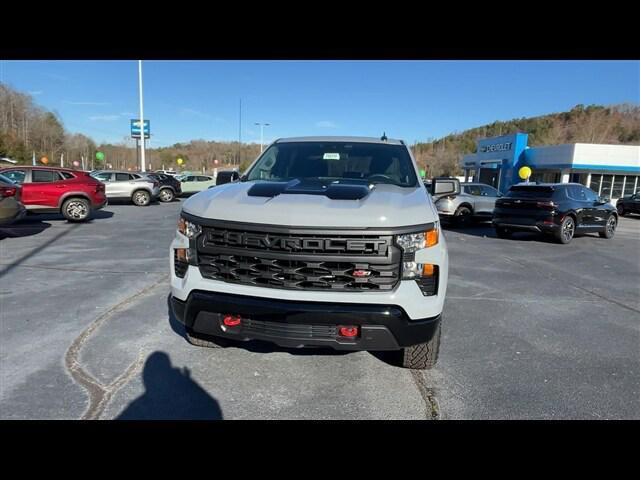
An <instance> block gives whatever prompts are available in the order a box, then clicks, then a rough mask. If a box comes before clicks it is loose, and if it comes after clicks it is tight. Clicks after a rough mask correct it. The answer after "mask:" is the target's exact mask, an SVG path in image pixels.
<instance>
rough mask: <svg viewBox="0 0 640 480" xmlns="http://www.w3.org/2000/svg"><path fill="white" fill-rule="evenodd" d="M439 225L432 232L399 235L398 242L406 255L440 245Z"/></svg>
mask: <svg viewBox="0 0 640 480" xmlns="http://www.w3.org/2000/svg"><path fill="white" fill-rule="evenodd" d="M438 238H439V231H438V223H437V222H436V224H435V225H434V227H433V228H432V229H431V230H427V231H426V232H419V233H406V234H404V235H398V238H397V242H398V245H399V246H400V248H402V250H403V252H404V253H415V252H416V251H417V250H420V249H422V248H429V247H433V246H434V245H437V244H438Z"/></svg>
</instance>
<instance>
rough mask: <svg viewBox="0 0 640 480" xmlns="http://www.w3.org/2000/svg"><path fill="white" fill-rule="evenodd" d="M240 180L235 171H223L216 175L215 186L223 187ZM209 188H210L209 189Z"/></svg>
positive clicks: (238, 174)
mask: <svg viewBox="0 0 640 480" xmlns="http://www.w3.org/2000/svg"><path fill="white" fill-rule="evenodd" d="M239 178H240V173H239V172H238V171H237V170H223V171H221V172H218V175H216V185H223V184H225V183H229V182H235V181H236V180H238V179H239ZM209 188H211V187H209Z"/></svg>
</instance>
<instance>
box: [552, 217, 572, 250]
mask: <svg viewBox="0 0 640 480" xmlns="http://www.w3.org/2000/svg"><path fill="white" fill-rule="evenodd" d="M575 233H576V221H575V220H574V219H573V217H572V216H570V215H567V216H566V217H564V220H563V221H562V224H561V225H560V229H559V230H558V231H557V232H556V240H558V242H560V243H562V244H564V245H566V244H567V243H569V242H571V240H573V235H574V234H575Z"/></svg>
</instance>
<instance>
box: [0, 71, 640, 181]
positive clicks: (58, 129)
mask: <svg viewBox="0 0 640 480" xmlns="http://www.w3.org/2000/svg"><path fill="white" fill-rule="evenodd" d="M516 132H526V133H528V134H529V145H530V146H536V145H556V144H562V143H575V142H582V143H610V144H635V145H638V144H640V106H638V105H629V104H626V105H616V106H610V107H604V106H600V105H589V106H584V105H577V106H575V107H574V108H572V109H571V110H570V111H568V112H561V113H552V114H549V115H543V116H540V117H532V118H520V119H513V120H508V121H496V122H493V123H491V124H489V125H483V126H480V127H476V128H472V129H470V130H466V131H464V132H461V133H452V134H450V135H447V136H446V137H444V138H440V139H433V138H432V139H429V140H428V141H426V142H419V143H416V144H415V145H414V146H413V147H412V148H413V151H414V154H415V156H416V159H417V161H418V164H419V165H420V167H421V168H424V169H425V170H426V171H427V176H436V175H460V174H461V173H462V172H461V169H460V167H459V161H460V159H461V158H462V156H463V155H465V154H467V153H473V152H474V151H475V148H476V140H477V139H479V138H484V137H493V136H498V135H505V134H509V133H516ZM425 133H426V132H425ZM98 150H99V151H102V152H104V154H105V162H104V163H105V164H107V165H111V166H112V168H118V169H127V168H131V169H134V170H135V169H136V168H137V161H136V158H137V153H136V149H135V147H134V146H133V144H132V142H131V141H128V142H125V141H123V142H121V143H118V144H102V145H96V144H95V142H94V141H93V140H92V139H91V138H89V137H87V136H85V135H82V134H79V133H69V132H67V131H66V130H65V128H64V126H63V122H62V119H61V118H60V116H59V115H58V114H57V113H56V112H50V111H48V110H46V109H44V108H42V107H40V106H38V105H36V104H35V102H34V101H33V98H32V97H31V96H30V95H27V94H24V93H20V92H18V91H16V90H14V89H12V88H11V87H9V86H8V85H6V84H1V83H0V156H3V157H9V158H11V159H14V160H18V161H19V162H20V163H27V164H30V163H31V161H32V155H33V153H34V152H35V156H36V159H37V160H39V159H40V158H42V157H43V156H44V157H47V158H48V159H49V165H60V157H61V154H64V162H65V166H70V165H72V162H74V161H78V162H80V163H81V164H82V161H83V159H84V165H85V168H88V169H93V168H101V167H103V165H102V164H101V163H100V162H98V161H97V160H96V159H95V152H96V151H98ZM259 153H260V146H259V145H257V144H255V143H253V144H242V146H241V148H240V149H239V148H238V142H210V141H206V140H192V141H190V142H189V143H180V144H175V145H172V146H170V147H162V148H151V149H147V155H146V158H147V165H150V166H151V167H150V168H152V169H155V170H158V169H161V168H163V167H164V168H166V169H169V168H174V169H176V170H178V169H179V167H178V165H177V163H176V160H177V159H178V158H182V159H183V160H184V161H185V163H184V164H183V166H182V167H183V169H184V170H194V171H202V169H203V168H204V169H205V170H206V171H208V172H210V171H212V170H213V168H214V167H218V168H228V167H230V166H240V170H243V169H244V168H245V167H246V166H247V165H248V164H249V163H250V162H251V161H253V160H254V159H255V158H256V157H257V156H258V154H259ZM216 161H217V162H216ZM5 165H6V164H5Z"/></svg>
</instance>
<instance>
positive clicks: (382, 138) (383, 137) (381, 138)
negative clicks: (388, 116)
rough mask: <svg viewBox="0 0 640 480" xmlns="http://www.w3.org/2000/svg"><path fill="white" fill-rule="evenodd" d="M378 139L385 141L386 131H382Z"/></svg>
mask: <svg viewBox="0 0 640 480" xmlns="http://www.w3.org/2000/svg"><path fill="white" fill-rule="evenodd" d="M380 140H382V141H383V142H386V141H387V133H386V132H382V136H381V137H380Z"/></svg>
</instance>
